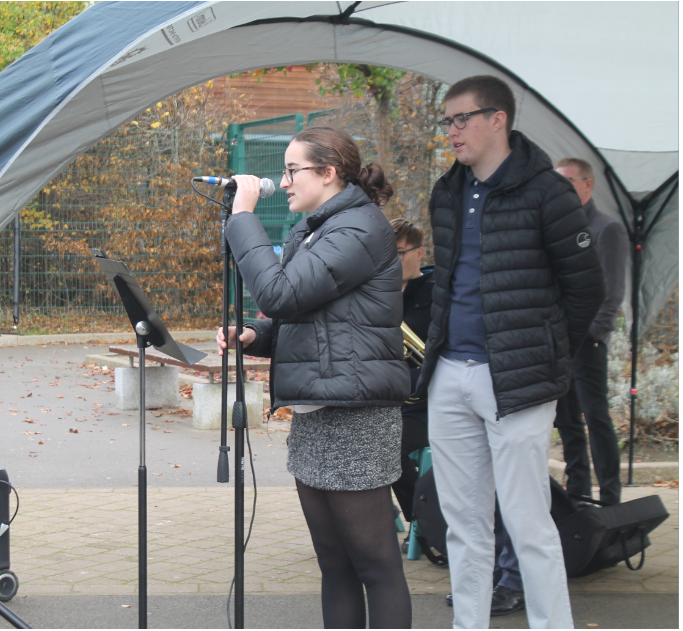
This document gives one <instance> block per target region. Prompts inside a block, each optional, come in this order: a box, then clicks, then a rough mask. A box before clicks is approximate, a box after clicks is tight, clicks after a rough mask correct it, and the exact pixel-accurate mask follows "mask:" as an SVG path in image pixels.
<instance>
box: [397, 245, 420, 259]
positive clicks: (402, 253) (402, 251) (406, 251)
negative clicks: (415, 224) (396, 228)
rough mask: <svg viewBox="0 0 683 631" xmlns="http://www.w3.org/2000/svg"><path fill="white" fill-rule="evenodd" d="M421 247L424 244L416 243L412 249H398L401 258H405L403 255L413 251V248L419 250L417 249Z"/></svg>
mask: <svg viewBox="0 0 683 631" xmlns="http://www.w3.org/2000/svg"><path fill="white" fill-rule="evenodd" d="M420 247H422V246H420V245H416V246H415V247H414V248H410V250H399V251H398V258H400V259H401V260H403V257H404V256H405V255H406V254H408V252H412V251H413V250H417V249H418V248H420Z"/></svg>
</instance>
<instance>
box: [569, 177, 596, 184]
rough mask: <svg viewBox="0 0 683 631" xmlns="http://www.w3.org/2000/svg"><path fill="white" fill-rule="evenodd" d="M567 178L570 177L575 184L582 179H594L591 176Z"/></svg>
mask: <svg viewBox="0 0 683 631" xmlns="http://www.w3.org/2000/svg"><path fill="white" fill-rule="evenodd" d="M567 179H568V180H569V181H570V182H571V183H572V184H574V182H580V181H581V180H590V179H592V178H590V177H568V178H567Z"/></svg>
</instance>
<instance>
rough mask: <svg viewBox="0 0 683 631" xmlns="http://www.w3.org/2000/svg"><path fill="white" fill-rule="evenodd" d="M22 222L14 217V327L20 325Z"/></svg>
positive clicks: (17, 216)
mask: <svg viewBox="0 0 683 631" xmlns="http://www.w3.org/2000/svg"><path fill="white" fill-rule="evenodd" d="M20 263H21V222H20V220H19V215H18V214H17V215H16V216H15V217H14V306H13V308H14V311H13V316H14V327H15V328H16V327H17V325H18V324H19V289H20V285H21V270H20Z"/></svg>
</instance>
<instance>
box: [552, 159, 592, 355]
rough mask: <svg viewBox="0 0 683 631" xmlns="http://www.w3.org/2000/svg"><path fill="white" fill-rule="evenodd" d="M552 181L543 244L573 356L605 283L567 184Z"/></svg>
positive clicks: (576, 201)
mask: <svg viewBox="0 0 683 631" xmlns="http://www.w3.org/2000/svg"><path fill="white" fill-rule="evenodd" d="M546 177H552V178H553V179H554V180H555V181H554V182H551V183H550V184H549V186H548V189H547V193H546V195H545V198H544V201H543V209H542V222H543V226H542V233H543V244H544V247H545V250H546V252H547V254H548V257H549V259H550V264H551V266H552V268H553V271H554V274H555V279H556V281H557V284H558V286H559V290H560V295H561V301H562V305H563V307H564V310H565V314H566V317H567V324H568V330H569V345H570V351H571V354H572V356H574V355H575V354H576V353H577V351H578V349H579V346H580V345H581V342H582V341H583V339H584V338H585V337H586V334H587V333H588V329H589V328H590V325H591V323H592V322H593V319H594V318H595V316H596V314H597V313H598V310H599V309H600V306H601V305H602V303H603V301H604V299H605V283H604V279H603V273H602V268H601V267H600V260H599V258H598V253H597V250H596V248H595V243H594V242H593V238H592V237H591V235H590V231H589V230H588V220H587V219H586V214H585V213H584V211H583V209H582V207H581V202H580V201H579V198H578V196H577V195H576V193H575V192H574V190H573V189H572V188H571V184H569V182H566V181H563V180H562V179H560V177H561V176H559V175H558V176H557V177H555V176H554V172H552V171H551V172H550V173H548V174H547V175H546Z"/></svg>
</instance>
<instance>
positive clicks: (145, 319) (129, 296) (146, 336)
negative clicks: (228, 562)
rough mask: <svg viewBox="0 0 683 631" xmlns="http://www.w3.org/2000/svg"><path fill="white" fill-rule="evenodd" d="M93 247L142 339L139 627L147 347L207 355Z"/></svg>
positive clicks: (143, 603)
mask: <svg viewBox="0 0 683 631" xmlns="http://www.w3.org/2000/svg"><path fill="white" fill-rule="evenodd" d="M90 251H91V252H92V253H93V255H94V256H95V260H96V261H97V262H98V263H99V266H100V268H101V269H102V271H103V272H104V273H105V275H106V277H107V278H108V279H109V281H110V282H111V284H112V285H113V286H114V288H115V289H116V291H117V292H118V293H119V296H120V297H121V301H122V302H123V306H124V307H125V309H126V313H127V314H128V318H129V319H130V323H131V324H132V325H133V329H134V330H135V335H136V337H137V342H138V350H139V369H140V466H139V467H138V580H139V589H140V594H139V601H138V606H139V609H140V611H139V612H138V614H139V618H138V620H139V622H138V628H140V629H146V628H147V465H146V462H145V459H146V457H145V348H147V347H148V346H154V348H156V349H157V350H158V351H161V352H162V353H166V354H167V355H170V356H171V357H173V358H174V359H177V360H178V361H181V362H185V363H186V364H190V365H192V364H196V363H197V362H198V361H199V360H201V359H203V358H204V357H206V356H207V353H202V352H201V351H198V350H197V349H195V348H192V347H190V346H186V345H185V344H179V343H178V342H176V341H175V340H174V339H173V337H172V336H171V334H170V333H169V332H168V329H167V328H166V327H165V326H164V324H163V322H162V321H161V319H160V318H159V316H158V315H157V313H156V312H155V311H154V308H153V307H152V305H151V304H150V302H149V301H148V300H147V298H146V296H145V294H144V293H143V291H142V289H140V286H139V285H138V284H137V282H136V281H135V279H134V278H133V277H132V276H131V273H130V270H129V269H128V267H127V265H126V264H125V263H123V262H122V261H115V260H113V259H110V258H109V257H108V256H107V255H106V254H105V252H104V250H100V249H97V248H91V249H90Z"/></svg>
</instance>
